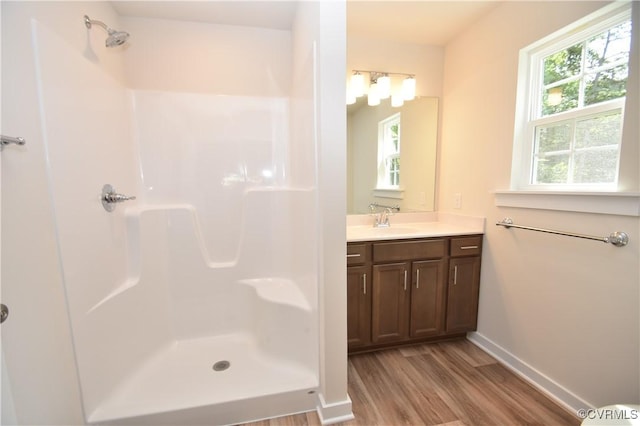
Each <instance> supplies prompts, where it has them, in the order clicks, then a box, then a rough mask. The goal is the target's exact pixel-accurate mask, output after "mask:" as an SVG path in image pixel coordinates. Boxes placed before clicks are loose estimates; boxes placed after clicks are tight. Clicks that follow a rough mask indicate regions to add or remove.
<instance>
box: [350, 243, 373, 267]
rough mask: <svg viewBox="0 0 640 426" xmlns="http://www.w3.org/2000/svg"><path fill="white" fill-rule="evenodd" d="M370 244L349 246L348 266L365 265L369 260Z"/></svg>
mask: <svg viewBox="0 0 640 426" xmlns="http://www.w3.org/2000/svg"><path fill="white" fill-rule="evenodd" d="M367 247H368V244H347V266H354V265H364V264H365V263H366V262H367V261H368V260H369V256H368V253H369V251H368V250H367Z"/></svg>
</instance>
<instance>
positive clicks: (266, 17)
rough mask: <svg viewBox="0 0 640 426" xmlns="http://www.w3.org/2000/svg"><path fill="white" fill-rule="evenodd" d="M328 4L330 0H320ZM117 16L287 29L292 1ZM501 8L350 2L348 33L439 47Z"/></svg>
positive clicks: (205, 4) (123, 10)
mask: <svg viewBox="0 0 640 426" xmlns="http://www.w3.org/2000/svg"><path fill="white" fill-rule="evenodd" d="M322 1H331V0H322ZM111 3H112V5H113V7H114V9H115V10H116V12H117V13H118V14H120V15H123V16H136V17H148V18H161V19H178V20H185V21H196V22H209V23H214V24H223V25H242V26H253V27H264V28H273V29H279V30H288V29H290V28H291V23H292V21H293V18H294V16H295V11H296V4H297V2H296V1H260V0H257V1H238V0H233V1H180V0H176V1H144V0H142V1H112V2H111ZM498 4H499V2H498V1H487V0H471V1H458V0H448V1H447V0H442V1H430V0H421V1H415V0H414V1H401V0H385V1H372V0H368V1H367V0H348V3H347V34H348V36H358V37H366V38H373V39H385V40H391V41H398V42H403V43H417V44H427V45H435V46H442V45H444V44H446V43H447V42H448V41H449V40H450V39H451V38H452V37H454V36H455V35H456V34H458V33H459V32H460V31H462V30H464V28H465V27H466V26H468V25H469V24H470V23H472V22H473V21H475V20H476V19H478V18H479V17H480V16H482V15H483V14H485V13H487V12H488V11H489V10H491V9H492V8H494V7H495V6H497V5H498Z"/></svg>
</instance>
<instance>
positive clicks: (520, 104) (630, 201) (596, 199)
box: [494, 1, 640, 217]
mask: <svg viewBox="0 0 640 426" xmlns="http://www.w3.org/2000/svg"><path fill="white" fill-rule="evenodd" d="M629 3H630V2H629V1H619V2H614V3H612V4H610V5H608V6H605V7H604V8H603V9H601V10H600V11H599V12H596V13H600V16H603V17H605V18H603V19H610V18H611V17H612V16H615V15H618V14H619V13H620V12H621V10H622V8H628V6H629ZM632 7H633V12H632V15H633V17H632V19H633V20H634V28H633V30H632V38H633V41H632V50H631V52H630V58H629V66H630V68H631V67H638V64H639V62H640V61H639V58H638V57H637V55H638V50H637V48H635V49H634V48H633V44H634V43H637V40H638V38H639V37H638V25H639V24H638V22H640V21H638V16H639V15H640V13H638V9H640V8H639V7H638V6H637V5H632ZM607 15H608V17H606V16H607ZM592 19H593V15H589V16H586V17H585V18H583V19H580V20H578V21H576V22H575V23H574V24H572V25H571V26H570V31H573V32H574V33H577V32H578V31H579V29H580V27H582V26H583V25H585V23H587V22H589V21H591V20H592ZM607 24H608V23H607ZM603 25H604V24H603ZM604 26H606V25H604ZM566 30H567V29H566V28H565V29H563V30H562V31H563V32H564V31H566ZM559 33H560V32H558V33H554V34H551V35H550V36H548V37H545V38H544V39H542V40H540V41H539V42H538V43H537V44H540V45H543V44H548V43H550V41H551V40H552V39H555V38H557V36H558V34H559ZM532 46H533V45H532ZM526 60H527V64H523V63H522V61H523V54H522V53H521V55H520V63H519V67H523V66H526V68H519V69H527V70H529V72H530V67H529V66H528V58H526ZM634 69H637V68H634ZM630 80H631V74H630ZM627 84H629V80H628V82H627ZM633 84H636V85H637V84H638V82H637V81H636V82H634V83H633ZM528 85H529V76H528V75H523V73H518V82H517V91H518V93H519V94H526V95H527V98H526V99H523V101H521V100H520V99H521V98H520V97H519V98H518V101H517V103H516V122H515V129H514V134H515V140H514V145H513V147H514V149H513V158H512V171H511V185H510V189H508V190H498V191H495V192H494V196H495V205H496V206H498V207H515V208H530V209H542V210H558V211H572V212H584V213H600V214H613V215H623V216H635V217H639V216H640V193H638V192H623V191H618V190H611V188H608V189H607V188H602V187H600V188H598V187H593V188H592V191H591V192H586V191H587V190H586V191H585V192H578V191H575V190H567V188H562V187H554V188H553V189H549V188H548V187H544V186H543V187H537V188H534V187H532V186H531V185H528V186H527V187H526V189H523V187H522V186H521V185H520V182H521V178H522V170H523V166H524V169H528V170H529V171H530V170H531V165H530V164H528V163H529V161H530V159H529V158H523V155H522V154H523V152H524V151H523V149H526V147H523V144H524V142H525V139H524V138H523V137H522V135H523V132H525V131H526V128H524V127H526V125H524V123H525V120H523V119H522V118H523V115H524V116H529V113H530V111H529V109H528V108H530V107H532V106H531V102H530V99H529V98H528V96H529V94H530V90H527V89H528ZM637 96H638V95H637V94H633V93H630V92H629V91H627V101H626V103H625V107H628V106H629V105H630V102H631V105H633V108H632V109H631V110H629V111H628V112H630V113H631V114H633V112H634V111H636V110H637V104H638V99H637ZM627 117H630V116H627ZM629 127H631V126H629ZM624 128H627V125H626V124H625V127H624ZM623 132H624V129H623ZM632 133H633V132H632ZM635 139H637V136H633V135H625V134H624V133H623V147H622V151H621V155H622V154H623V153H624V151H625V148H624V146H625V145H624V144H628V143H629V142H631V143H637V141H636V140H635ZM528 146H529V148H530V149H532V145H531V142H529V144H528ZM636 150H637V148H635V149H632V150H630V151H631V152H635V151H636ZM523 163H524V164H523ZM528 177H529V176H528V175H527V176H526V178H527V180H528Z"/></svg>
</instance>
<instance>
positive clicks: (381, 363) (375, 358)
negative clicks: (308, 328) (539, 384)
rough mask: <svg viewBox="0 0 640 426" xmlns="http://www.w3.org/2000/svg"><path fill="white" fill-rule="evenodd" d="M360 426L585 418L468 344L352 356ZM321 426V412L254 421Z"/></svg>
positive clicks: (352, 391) (269, 425)
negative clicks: (319, 413) (558, 403)
mask: <svg viewBox="0 0 640 426" xmlns="http://www.w3.org/2000/svg"><path fill="white" fill-rule="evenodd" d="M349 396H350V397H351V399H352V401H353V413H354V415H355V419H354V420H352V421H349V422H345V423H340V425H343V426H356V425H367V426H369V425H446V426H476V425H492V426H493V425H579V424H580V420H579V419H578V418H577V417H575V416H573V415H572V414H571V413H569V412H567V411H566V410H564V409H563V408H562V407H560V406H559V405H557V404H556V403H555V402H553V401H552V400H550V399H549V398H548V397H546V396H545V395H544V394H542V393H540V392H539V391H538V390H536V389H535V388H533V387H532V386H531V385H529V384H528V383H526V382H525V381H523V380H522V379H520V378H519V377H518V376H516V375H515V374H513V373H512V372H510V371H509V370H507V369H506V368H505V367H503V366H502V365H501V364H499V363H498V362H497V361H496V360H495V359H493V358H492V357H491V356H489V355H487V354H486V353H485V352H483V351H482V350H480V349H479V348H477V347H476V346H475V345H473V344H472V343H471V342H469V341H467V340H456V341H450V342H443V343H431V344H424V345H419V346H412V347H408V348H403V349H389V350H385V351H380V352H373V353H368V354H361V355H352V356H351V357H349ZM249 425H251V426H274V425H292V426H304V425H311V426H316V425H320V421H319V419H318V416H317V415H316V413H315V412H311V413H305V414H299V415H295V416H288V417H280V418H277V419H271V420H265V421H261V422H255V423H249Z"/></svg>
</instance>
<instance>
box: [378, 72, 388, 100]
mask: <svg viewBox="0 0 640 426" xmlns="http://www.w3.org/2000/svg"><path fill="white" fill-rule="evenodd" d="M377 83H378V95H379V96H380V99H387V98H388V97H389V96H391V77H389V74H384V75H381V76H380V77H378V81H377Z"/></svg>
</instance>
